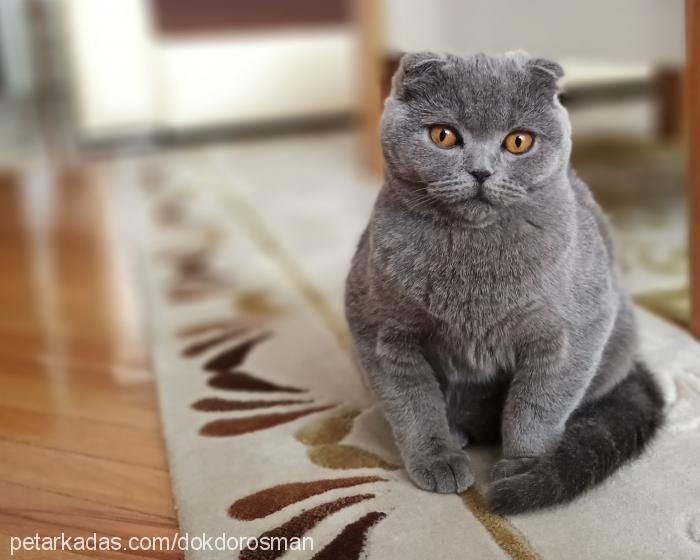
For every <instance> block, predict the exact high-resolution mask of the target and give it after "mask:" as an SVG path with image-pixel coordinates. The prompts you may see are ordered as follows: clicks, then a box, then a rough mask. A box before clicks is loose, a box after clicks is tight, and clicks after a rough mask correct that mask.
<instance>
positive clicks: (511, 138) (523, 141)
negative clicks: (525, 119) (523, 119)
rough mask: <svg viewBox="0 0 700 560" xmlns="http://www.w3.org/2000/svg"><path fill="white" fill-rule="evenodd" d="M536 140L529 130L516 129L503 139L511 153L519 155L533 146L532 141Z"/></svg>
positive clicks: (504, 144) (504, 145) (505, 146)
mask: <svg viewBox="0 0 700 560" xmlns="http://www.w3.org/2000/svg"><path fill="white" fill-rule="evenodd" d="M534 141H535V138H534V136H533V135H532V134H530V133H529V132H524V131H522V130H516V131H515V132H511V133H510V134H509V135H508V136H506V139H505V140H504V141H503V147H504V148H505V149H506V150H508V151H509V152H510V153H511V154H515V155H518V156H519V155H520V154H524V153H525V152H527V151H528V150H529V149H530V148H532V143H533V142H534Z"/></svg>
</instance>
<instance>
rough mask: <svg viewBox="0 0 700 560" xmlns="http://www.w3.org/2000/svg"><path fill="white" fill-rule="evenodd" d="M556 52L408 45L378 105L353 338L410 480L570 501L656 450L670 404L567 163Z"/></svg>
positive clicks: (589, 204)
mask: <svg viewBox="0 0 700 560" xmlns="http://www.w3.org/2000/svg"><path fill="white" fill-rule="evenodd" d="M562 75H563V71H562V69H561V67H560V66H559V65H557V64H556V63H554V62H550V61H547V60H543V59H533V58H530V57H529V56H528V55H526V54H524V53H509V54H506V55H504V56H486V55H483V54H480V55H476V56H471V57H458V56H453V55H437V54H431V53H423V54H410V55H406V56H404V58H403V60H402V61H401V65H400V68H399V70H398V71H397V73H396V75H395V76H394V80H393V86H392V91H391V95H390V97H389V98H388V99H387V101H386V104H385V109H384V117H383V121H382V146H383V151H384V158H385V174H386V181H385V183H384V186H383V188H382V189H381V192H380V193H379V197H378V199H377V202H376V205H375V207H374V211H373V213H372V216H371V219H370V222H369V225H368V227H367V229H366V230H365V232H364V233H363V235H362V238H361V239H360V243H359V246H358V248H357V252H356V254H355V257H354V259H353V261H352V269H351V271H350V274H349V276H348V280H347V287H346V314H347V318H348V321H349V324H350V328H351V331H352V335H353V338H354V343H355V349H356V352H357V355H358V358H359V361H360V363H361V365H362V368H363V369H364V370H365V373H366V376H367V379H368V382H369V385H370V387H371V388H372V390H373V392H374V393H375V395H376V396H377V398H378V399H379V401H380V402H381V404H382V406H383V409H384V412H385V414H386V417H387V419H388V420H389V423H390V424H391V427H392V429H393V432H394V436H395V438H396V442H397V444H398V447H399V449H400V450H401V454H402V457H403V459H404V462H405V465H406V469H407V471H408V474H409V475H410V477H411V478H412V479H413V480H414V481H415V483H416V484H417V485H418V486H419V487H421V488H424V489H426V490H431V491H435V492H445V493H447V492H460V491H463V490H465V489H466V488H468V487H469V486H470V485H471V484H472V483H473V481H474V477H473V474H472V470H471V467H470V462H469V458H468V456H467V454H466V452H465V451H464V444H465V443H466V442H467V441H469V442H477V443H478V442H489V441H497V440H500V441H501V442H502V450H503V458H502V459H501V460H500V461H499V462H498V463H497V464H496V466H495V467H494V471H493V483H492V484H491V486H490V488H489V492H488V496H487V498H488V502H489V505H490V507H491V508H492V509H493V510H494V511H496V512H499V513H518V512H522V511H525V510H528V509H533V508H539V507H544V506H548V505H552V504H556V503H561V502H565V501H568V500H571V499H572V498H574V497H575V496H576V495H578V494H580V493H581V492H583V491H584V490H585V489H587V488H588V487H590V486H592V485H595V484H597V483H599V482H600V481H602V480H603V479H604V478H606V477H607V476H609V475H610V474H611V473H612V472H614V471H615V470H616V469H617V468H618V467H619V466H620V465H622V464H623V463H624V462H626V461H628V460H629V459H632V458H634V457H635V456H637V455H638V454H640V453H641V451H642V449H643V448H644V446H645V445H646V444H647V443H648V442H649V440H650V439H651V438H652V437H653V435H654V434H655V432H656V431H657V430H658V428H659V426H660V425H661V423H662V407H663V402H662V398H661V396H660V392H659V390H658V388H657V386H656V385H655V383H654V381H653V379H652V377H651V376H650V374H649V373H648V371H647V370H646V369H645V368H644V366H643V365H642V364H640V363H639V362H638V361H637V360H636V356H635V353H636V327H635V321H634V315H633V310H632V306H631V304H630V300H629V298H628V296H627V295H626V294H625V292H624V291H623V290H622V288H621V287H620V284H619V280H618V275H617V272H616V268H615V263H614V257H613V250H612V244H611V240H610V234H609V231H608V225H607V223H606V220H605V218H604V216H603V214H602V213H601V210H600V209H599V207H598V206H597V205H596V203H595V202H594V201H593V198H592V197H591V194H590V192H589V190H588V188H587V187H586V185H585V184H584V183H583V182H582V181H581V180H580V179H579V178H578V177H577V176H576V175H575V174H574V172H573V171H572V170H571V168H570V167H569V155H570V151H571V138H570V136H571V127H570V124H569V120H568V117H567V113H566V111H565V110H564V108H563V107H562V106H561V104H560V103H559V101H558V97H557V93H558V90H557V80H558V79H559V78H560V77H561V76H562Z"/></svg>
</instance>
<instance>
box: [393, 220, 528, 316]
mask: <svg viewBox="0 0 700 560" xmlns="http://www.w3.org/2000/svg"><path fill="white" fill-rule="evenodd" d="M521 245H522V243H521V244H518V245H516V244H515V243H509V242H508V241H507V240H501V239H496V240H494V239H480V238H478V237H476V236H475V235H474V234H473V235H472V236H469V235H468V234H467V233H465V232H450V231H447V232H440V233H438V234H436V233H430V232H423V233H422V234H419V235H416V236H415V237H414V238H413V239H411V238H410V237H406V238H404V239H403V240H402V242H401V243H399V244H397V246H395V247H393V248H392V249H391V250H390V251H388V252H387V259H386V262H388V263H389V266H390V269H391V271H392V276H393V277H394V278H395V279H396V280H397V281H398V282H399V283H400V284H401V285H402V288H403V289H404V290H405V292H406V294H407V295H409V296H410V297H411V299H413V300H414V301H415V302H416V303H418V304H419V305H421V306H422V307H423V308H424V309H425V311H427V312H428V313H429V314H430V315H431V316H433V317H435V318H439V319H441V320H444V321H447V322H449V323H451V324H454V325H456V326H461V325H465V326H466V325H469V324H472V323H474V322H475V321H490V320H492V319H493V318H494V317H500V316H501V315H504V314H506V313H507V312H508V310H509V309H511V308H513V307H518V306H519V305H520V304H521V303H522V302H523V301H525V300H527V299H530V298H532V296H533V294H534V293H535V292H536V291H537V286H538V285H539V284H540V282H539V278H538V273H539V268H540V267H539V266H538V264H539V263H538V262H537V261H536V260H535V259H534V258H531V257H530V255H529V254H528V253H527V250H526V249H527V247H524V248H523V247H522V246H521Z"/></svg>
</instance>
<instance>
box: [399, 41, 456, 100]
mask: <svg viewBox="0 0 700 560" xmlns="http://www.w3.org/2000/svg"><path fill="white" fill-rule="evenodd" d="M447 61H448V57H447V56H446V55H442V54H437V53H432V52H420V53H408V54H405V55H403V57H401V61H400V62H399V67H398V69H397V70H396V72H395V73H394V77H393V78H392V80H391V97H393V98H394V99H399V100H402V101H407V100H409V99H411V98H412V97H416V96H421V95H425V94H426V93H427V88H428V87H429V86H430V85H431V84H435V80H436V79H439V75H440V72H441V71H442V68H443V67H444V65H445V64H446V63H447Z"/></svg>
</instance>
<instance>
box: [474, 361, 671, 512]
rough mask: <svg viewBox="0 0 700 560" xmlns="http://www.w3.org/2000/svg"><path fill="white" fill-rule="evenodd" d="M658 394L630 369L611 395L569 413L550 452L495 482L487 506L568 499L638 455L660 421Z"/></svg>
mask: <svg viewBox="0 0 700 560" xmlns="http://www.w3.org/2000/svg"><path fill="white" fill-rule="evenodd" d="M662 410H663V398H662V396H661V393H660V391H659V388H658V387H657V385H656V382H655V381H654V379H653V378H652V376H651V374H650V373H649V371H648V370H647V369H646V367H645V366H644V365H643V364H635V366H634V371H633V372H632V373H631V374H630V375H629V376H627V378H626V379H624V380H623V381H622V382H621V383H620V384H619V385H617V386H616V387H615V388H614V389H613V390H612V391H610V393H608V394H607V395H605V396H604V397H603V398H601V399H600V400H598V401H595V402H592V403H590V404H588V405H585V406H583V407H582V408H581V409H579V410H577V411H576V412H574V414H572V415H571V418H569V421H568V422H567V425H566V429H565V431H564V436H563V437H562V440H561V442H560V443H559V445H558V446H557V447H556V449H554V451H552V452H551V453H550V454H549V455H546V456H544V457H542V458H541V459H539V460H538V461H537V462H536V463H535V464H534V465H532V466H530V467H529V468H528V470H527V471H526V472H523V473H521V474H516V475H514V476H511V477H508V478H503V479H501V480H498V481H497V482H495V483H494V484H493V485H492V486H491V488H490V489H489V493H488V502H489V506H490V507H491V509H492V510H493V511H495V512H497V513H500V514H515V513H521V512H524V511H526V510H531V509H538V508H543V507H547V506H552V505H555V504H561V503H564V502H568V501H570V500H572V499H573V498H575V497H576V496H578V495H579V494H581V493H583V492H584V491H585V490H587V489H588V488H590V487H592V486H595V485H596V484H599V483H600V482H602V481H603V480H605V479H606V478H607V477H608V476H610V475H611V474H612V473H613V472H615V471H616V470H617V469H618V468H619V467H620V466H622V465H623V464H624V463H626V462H627V461H629V460H631V459H633V458H635V457H637V456H638V455H640V454H641V453H642V451H643V450H644V448H645V446H646V444H647V443H648V442H649V441H650V440H651V439H652V437H653V436H654V434H655V433H656V431H657V430H658V429H659V427H660V426H661V424H662V420H663V414H662Z"/></svg>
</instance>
